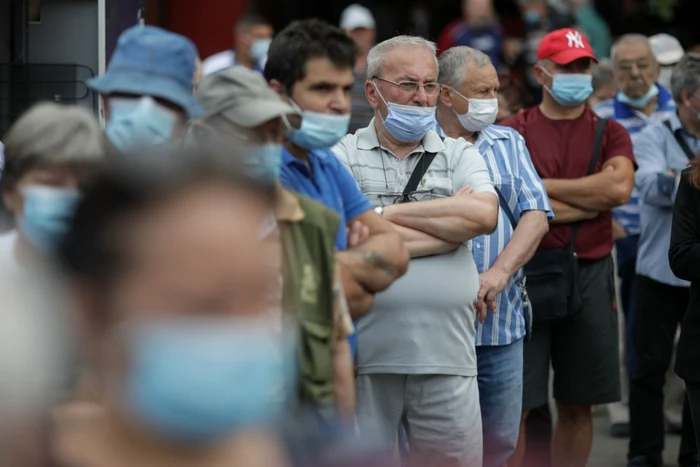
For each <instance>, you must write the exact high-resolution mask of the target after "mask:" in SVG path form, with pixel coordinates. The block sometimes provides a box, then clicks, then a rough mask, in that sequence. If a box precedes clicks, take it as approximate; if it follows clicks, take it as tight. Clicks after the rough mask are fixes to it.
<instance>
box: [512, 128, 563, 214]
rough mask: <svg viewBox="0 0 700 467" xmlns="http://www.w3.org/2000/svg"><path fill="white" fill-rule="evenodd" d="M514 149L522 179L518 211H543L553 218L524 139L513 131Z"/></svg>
mask: <svg viewBox="0 0 700 467" xmlns="http://www.w3.org/2000/svg"><path fill="white" fill-rule="evenodd" d="M513 137H514V138H515V150H516V151H517V158H518V161H517V163H518V172H519V175H520V179H521V180H522V188H521V190H520V193H519V195H518V208H519V209H520V212H521V213H522V212H525V211H545V212H546V213H547V217H548V218H549V219H553V218H554V213H553V212H552V206H551V205H550V203H549V197H548V196H547V190H545V188H544V185H543V184H542V179H541V178H540V176H539V175H537V171H536V170H535V167H534V166H533V165H532V159H531V158H530V151H528V150H527V146H526V145H525V139H524V138H523V137H522V136H520V134H517V133H515V132H514V134H513Z"/></svg>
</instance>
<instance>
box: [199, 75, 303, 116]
mask: <svg viewBox="0 0 700 467" xmlns="http://www.w3.org/2000/svg"><path fill="white" fill-rule="evenodd" d="M197 99H198V100H199V103H200V104H201V106H202V108H203V109H204V116H203V118H204V119H207V118H210V117H213V116H216V115H220V116H222V117H224V118H226V119H227V120H229V121H231V122H232V123H234V124H236V125H238V126H240V127H242V128H253V127H256V126H258V125H262V124H263V123H265V122H268V121H270V120H272V119H273V118H278V117H283V118H285V119H286V120H287V122H288V123H289V124H291V125H292V126H294V127H298V126H299V124H300V122H301V115H300V114H299V112H297V111H296V110H294V108H293V107H292V106H291V105H289V104H287V103H286V102H284V101H283V100H282V99H281V98H280V96H279V95H278V94H277V93H276V92H275V91H273V90H272V89H271V88H270V87H269V86H268V85H267V82H265V79H264V78H263V77H262V75H261V74H260V73H259V72H257V71H253V70H250V69H248V68H245V67H242V66H235V67H230V68H226V69H224V70H221V71H218V72H216V73H213V74H211V75H208V76H205V77H204V78H203V79H202V81H201V82H200V84H199V88H198V89H197Z"/></svg>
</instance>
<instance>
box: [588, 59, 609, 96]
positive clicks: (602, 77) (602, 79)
mask: <svg viewBox="0 0 700 467" xmlns="http://www.w3.org/2000/svg"><path fill="white" fill-rule="evenodd" d="M613 80H614V75H613V66H612V61H611V60H610V59H608V58H604V59H602V60H601V61H600V62H598V64H597V65H596V66H595V67H594V68H593V89H600V88H601V87H602V86H605V85H606V84H609V83H612V82H613Z"/></svg>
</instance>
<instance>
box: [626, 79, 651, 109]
mask: <svg viewBox="0 0 700 467" xmlns="http://www.w3.org/2000/svg"><path fill="white" fill-rule="evenodd" d="M658 95H659V87H658V86H657V85H656V84H653V85H652V86H651V87H650V88H649V90H648V91H647V92H646V94H644V95H643V96H641V97H630V96H628V95H627V94H625V93H624V92H622V91H618V93H617V100H618V101H620V102H622V103H623V104H627V105H629V106H630V107H632V108H634V109H643V108H644V107H646V105H647V104H648V103H649V101H650V100H652V99H653V98H655V97H656V96H658Z"/></svg>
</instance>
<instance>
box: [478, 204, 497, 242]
mask: <svg viewBox="0 0 700 467" xmlns="http://www.w3.org/2000/svg"><path fill="white" fill-rule="evenodd" d="M498 209H499V208H498V207H496V209H489V212H488V213H487V214H486V215H485V216H484V217H483V219H482V222H481V225H480V230H481V232H479V235H491V234H492V233H493V232H495V231H496V228H497V227H498Z"/></svg>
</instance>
